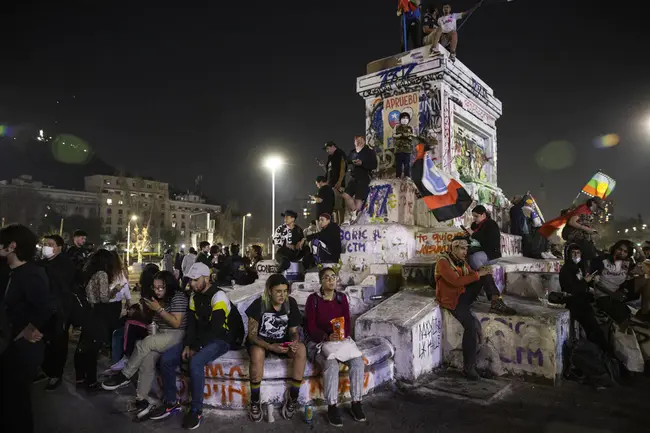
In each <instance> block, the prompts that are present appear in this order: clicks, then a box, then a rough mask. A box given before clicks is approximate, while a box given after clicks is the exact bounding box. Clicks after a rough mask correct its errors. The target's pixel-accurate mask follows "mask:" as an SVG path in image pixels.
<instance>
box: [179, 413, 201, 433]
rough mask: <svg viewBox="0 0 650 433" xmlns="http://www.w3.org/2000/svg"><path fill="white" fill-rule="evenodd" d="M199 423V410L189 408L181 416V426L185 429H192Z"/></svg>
mask: <svg viewBox="0 0 650 433" xmlns="http://www.w3.org/2000/svg"><path fill="white" fill-rule="evenodd" d="M200 425H201V412H197V411H195V410H191V411H189V412H188V413H186V414H185V418H183V428H184V429H187V430H194V429H195V428H198V427H199V426H200Z"/></svg>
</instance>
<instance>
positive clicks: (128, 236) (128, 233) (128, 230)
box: [126, 215, 138, 266]
mask: <svg viewBox="0 0 650 433" xmlns="http://www.w3.org/2000/svg"><path fill="white" fill-rule="evenodd" d="M137 220H138V216H137V215H131V218H130V219H129V222H128V223H127V224H126V266H129V253H130V252H131V221H134V222H135V221H137Z"/></svg>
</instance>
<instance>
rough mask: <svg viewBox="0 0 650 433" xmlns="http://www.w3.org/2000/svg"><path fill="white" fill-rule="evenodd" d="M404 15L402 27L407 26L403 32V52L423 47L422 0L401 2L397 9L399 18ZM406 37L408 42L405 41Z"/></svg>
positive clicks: (404, 0)
mask: <svg viewBox="0 0 650 433" xmlns="http://www.w3.org/2000/svg"><path fill="white" fill-rule="evenodd" d="M402 14H403V15H404V20H403V21H402V25H405V26H406V29H405V30H404V29H403V32H402V51H407V50H409V49H411V50H414V49H416V48H420V47H421V46H422V30H421V28H422V25H421V23H420V20H421V18H422V16H421V13H420V0H400V2H399V4H398V7H397V16H400V17H401V16H402ZM404 36H406V41H405V40H404Z"/></svg>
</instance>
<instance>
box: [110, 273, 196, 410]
mask: <svg viewBox="0 0 650 433" xmlns="http://www.w3.org/2000/svg"><path fill="white" fill-rule="evenodd" d="M153 290H154V296H153V297H151V298H150V299H147V298H143V301H144V303H145V304H146V305H147V308H149V309H150V310H151V311H153V312H154V318H153V322H154V323H155V324H156V325H157V327H158V328H157V329H158V330H157V331H156V333H155V334H151V335H149V336H148V337H147V338H145V339H144V340H141V341H138V343H137V344H136V345H135V350H134V352H133V354H132V355H131V356H130V357H129V360H128V361H127V362H126V365H125V366H124V369H123V370H122V371H121V372H120V373H117V374H116V375H115V376H113V377H111V378H110V379H108V380H106V381H105V382H104V383H102V388H104V389H105V390H107V391H113V390H116V389H118V388H122V387H124V386H127V385H128V384H129V383H130V382H131V379H132V378H133V376H135V374H136V373H138V387H137V394H136V400H135V402H134V407H135V408H136V410H137V412H138V413H137V415H136V417H137V418H138V419H142V418H144V417H145V416H147V415H148V414H149V412H150V411H151V409H152V406H151V403H150V402H149V400H148V396H149V393H150V392H151V385H152V383H153V379H154V376H155V372H156V363H157V362H158V359H159V358H160V355H161V354H162V353H163V352H165V351H166V350H167V349H169V348H171V347H173V346H175V345H177V344H180V343H181V342H182V341H183V336H184V334H185V325H186V322H187V318H186V317H185V314H186V311H187V307H188V300H187V297H186V296H185V295H184V294H183V293H181V292H180V291H179V286H178V280H177V279H176V277H175V276H174V274H173V273H172V272H169V271H161V272H159V273H158V274H156V276H155V277H154V281H153Z"/></svg>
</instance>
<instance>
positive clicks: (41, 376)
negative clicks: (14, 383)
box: [34, 372, 49, 384]
mask: <svg viewBox="0 0 650 433" xmlns="http://www.w3.org/2000/svg"><path fill="white" fill-rule="evenodd" d="M48 379H49V377H47V374H45V373H43V372H40V373H38V375H37V376H36V377H35V378H34V383H35V384H36V383H41V382H45V381H46V380H48Z"/></svg>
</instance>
